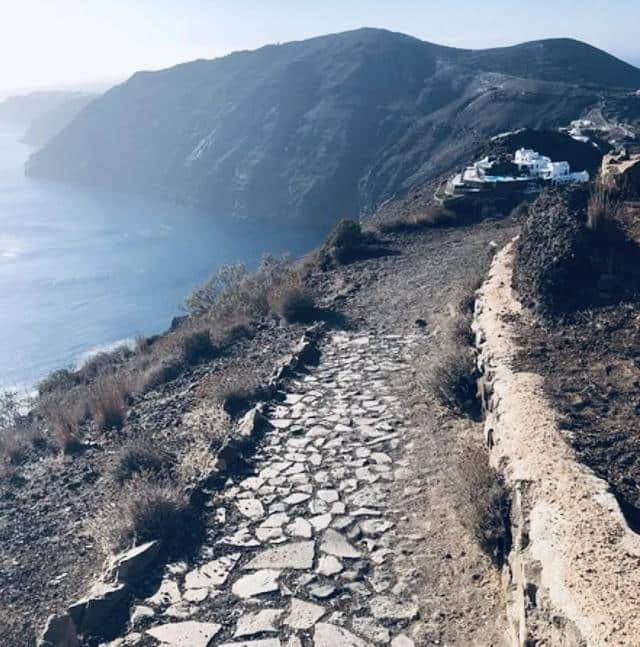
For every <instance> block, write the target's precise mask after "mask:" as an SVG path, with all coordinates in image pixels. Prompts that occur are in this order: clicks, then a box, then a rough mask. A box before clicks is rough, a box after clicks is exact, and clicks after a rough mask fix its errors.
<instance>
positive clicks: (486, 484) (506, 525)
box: [459, 448, 512, 567]
mask: <svg viewBox="0 0 640 647" xmlns="http://www.w3.org/2000/svg"><path fill="white" fill-rule="evenodd" d="M459 483H460V493H461V497H462V500H461V501H460V512H461V520H462V522H463V524H464V525H465V526H466V527H467V528H468V529H469V531H470V532H471V533H472V534H473V535H474V536H475V538H476V539H477V541H478V544H479V545H480V547H481V548H482V549H483V550H484V551H485V552H486V553H487V554H488V555H489V557H490V558H491V560H492V561H493V562H494V564H496V566H498V567H501V566H502V565H503V563H504V561H505V559H506V558H507V556H508V554H509V551H510V550H511V541H512V538H511V520H510V515H511V496H510V493H509V491H508V489H507V487H506V485H505V483H504V479H503V478H502V475H501V474H500V473H499V472H497V471H496V470H495V469H493V468H492V467H491V465H489V457H488V456H487V455H486V453H485V452H484V451H482V450H481V449H480V448H469V449H467V450H466V451H465V452H464V454H463V455H462V457H461V460H460V463H459Z"/></svg>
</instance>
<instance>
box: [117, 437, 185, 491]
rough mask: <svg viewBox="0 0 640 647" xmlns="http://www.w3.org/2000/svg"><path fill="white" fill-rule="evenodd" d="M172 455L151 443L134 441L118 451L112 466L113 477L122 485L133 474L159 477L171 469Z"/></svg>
mask: <svg viewBox="0 0 640 647" xmlns="http://www.w3.org/2000/svg"><path fill="white" fill-rule="evenodd" d="M173 463H174V459H173V457H172V456H171V455H170V454H168V453H166V452H162V451H160V450H159V449H157V448H156V447H154V446H153V445H152V444H151V443H149V442H145V441H135V442H131V443H129V444H127V445H126V446H125V447H123V448H122V450H121V451H120V453H119V455H118V458H117V460H116V464H115V467H114V472H113V475H114V478H115V480H116V481H117V482H118V483H119V484H120V485H122V484H123V483H125V482H126V481H129V480H131V479H132V478H133V477H134V476H142V475H145V476H147V477H150V476H153V477H156V478H158V477H160V476H161V475H163V474H165V475H166V473H167V472H168V471H169V470H170V469H171V466H172V465H173Z"/></svg>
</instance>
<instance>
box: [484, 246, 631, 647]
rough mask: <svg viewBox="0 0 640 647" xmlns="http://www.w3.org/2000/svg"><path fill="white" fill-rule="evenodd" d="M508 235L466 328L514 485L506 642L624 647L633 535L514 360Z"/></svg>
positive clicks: (534, 381)
mask: <svg viewBox="0 0 640 647" xmlns="http://www.w3.org/2000/svg"><path fill="white" fill-rule="evenodd" d="M513 256H514V244H513V243H511V244H509V245H507V247H506V248H504V249H503V250H501V251H500V252H499V253H498V254H497V255H496V257H495V259H494V261H493V264H492V267H491V270H490V273H489V276H488V278H487V280H486V281H485V283H484V285H483V286H482V288H481V289H480V290H479V292H478V295H477V301H476V312H475V318H474V330H475V335H476V343H477V347H478V352H479V355H478V363H479V368H480V371H481V373H482V375H483V389H482V391H483V392H484V394H485V395H484V398H485V402H484V408H485V411H486V421H485V432H486V440H487V444H488V446H489V447H490V452H491V453H490V457H491V463H492V464H493V465H494V466H495V467H496V468H498V469H499V470H500V471H501V472H502V473H503V474H504V476H505V479H506V481H507V484H508V485H509V487H510V488H511V490H512V493H513V506H512V520H511V521H512V534H513V548H512V551H511V554H510V556H509V559H508V564H507V566H506V567H505V572H504V575H503V578H504V585H505V590H506V594H507V604H508V616H509V623H510V627H509V630H510V640H511V644H512V645H514V647H525V646H530V645H548V646H558V647H561V646H562V647H578V646H580V647H586V646H588V647H604V646H605V645H606V646H608V647H613V646H617V647H628V646H630V645H636V644H638V641H639V637H640V613H638V609H639V608H640V606H639V603H640V568H639V567H640V536H638V535H637V534H635V533H634V532H633V531H632V530H630V529H629V527H628V526H627V524H626V522H625V519H624V517H623V515H622V513H621V511H620V508H619V506H618V503H617V501H616V499H615V498H614V496H613V495H612V494H611V492H610V491H609V490H608V487H607V485H606V483H605V482H604V481H602V480H601V479H599V478H597V477H596V476H595V475H594V474H593V473H592V472H591V471H590V470H589V469H587V468H586V467H585V466H583V465H581V464H579V463H578V462H577V461H576V460H575V458H574V455H573V453H572V450H571V449H570V447H569V446H568V444H567V443H565V441H564V440H563V439H562V437H561V431H560V423H559V421H558V419H557V417H556V415H555V413H554V411H553V410H552V409H551V407H550V405H549V403H548V401H547V400H546V398H545V395H544V391H543V379H542V377H541V376H539V375H535V374H532V373H525V372H521V371H518V370H516V369H514V367H513V359H514V357H515V355H516V353H517V350H518V344H517V341H516V334H515V333H516V326H517V324H516V323H514V321H517V317H518V316H520V315H521V314H522V308H521V305H520V303H519V301H518V300H517V298H516V296H515V294H514V293H513V291H512V288H511V284H512V283H511V275H512V266H513Z"/></svg>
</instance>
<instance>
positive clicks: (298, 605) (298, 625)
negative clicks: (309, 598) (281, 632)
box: [284, 598, 325, 629]
mask: <svg viewBox="0 0 640 647" xmlns="http://www.w3.org/2000/svg"><path fill="white" fill-rule="evenodd" d="M324 614H325V609H324V607H321V606H320V605H318V604H312V603H311V602H305V601H304V600H299V599H298V598H292V599H291V610H290V612H289V615H288V616H287V617H286V618H285V620H284V623H285V624H286V625H288V626H289V627H293V628H294V629H310V628H311V627H313V625H315V624H316V622H318V620H320V618H322V616H323V615H324Z"/></svg>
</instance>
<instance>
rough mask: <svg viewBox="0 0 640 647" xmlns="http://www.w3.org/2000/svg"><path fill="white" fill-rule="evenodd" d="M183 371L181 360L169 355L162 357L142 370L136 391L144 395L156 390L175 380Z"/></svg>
mask: <svg viewBox="0 0 640 647" xmlns="http://www.w3.org/2000/svg"><path fill="white" fill-rule="evenodd" d="M183 370H184V362H183V361H182V358H180V357H173V356H171V355H169V356H167V357H162V358H160V359H159V360H157V361H156V362H154V363H152V364H151V365H149V366H148V367H147V368H146V369H144V370H142V373H141V374H140V377H139V379H138V385H137V390H138V391H140V392H141V393H146V392H147V391H150V390H151V389H156V388H158V387H159V386H162V385H163V384H166V383H167V382H172V381H173V380H175V379H176V378H177V377H179V376H180V374H181V373H182V371H183Z"/></svg>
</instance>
